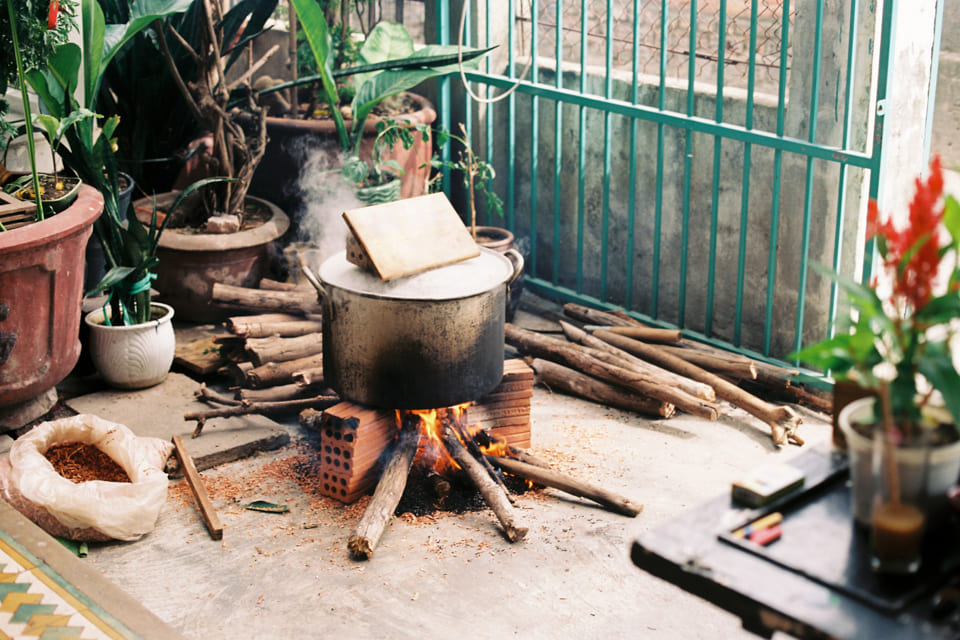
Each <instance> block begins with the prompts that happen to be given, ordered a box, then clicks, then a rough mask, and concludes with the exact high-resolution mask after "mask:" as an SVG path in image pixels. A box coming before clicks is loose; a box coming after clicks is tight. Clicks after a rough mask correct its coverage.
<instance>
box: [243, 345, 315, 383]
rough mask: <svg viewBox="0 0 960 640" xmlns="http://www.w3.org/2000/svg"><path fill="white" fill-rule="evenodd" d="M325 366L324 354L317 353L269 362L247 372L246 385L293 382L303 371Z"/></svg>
mask: <svg viewBox="0 0 960 640" xmlns="http://www.w3.org/2000/svg"><path fill="white" fill-rule="evenodd" d="M316 367H323V354H322V353H315V354H313V355H309V356H305V357H303V358H294V359H293V360H287V361H285V362H267V363H266V364H262V365H260V366H259V367H254V368H252V369H251V370H249V371H247V373H246V386H248V387H252V388H254V389H260V388H263V387H272V386H274V385H278V384H286V383H288V382H293V381H294V380H295V379H296V375H297V374H298V373H299V372H301V371H306V370H308V369H315V368H316Z"/></svg>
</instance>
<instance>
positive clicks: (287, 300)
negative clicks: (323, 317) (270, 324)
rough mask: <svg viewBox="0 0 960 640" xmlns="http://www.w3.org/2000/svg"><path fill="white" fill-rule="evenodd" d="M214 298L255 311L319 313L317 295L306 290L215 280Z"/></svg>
mask: <svg viewBox="0 0 960 640" xmlns="http://www.w3.org/2000/svg"><path fill="white" fill-rule="evenodd" d="M211 297H212V300H213V301H214V302H219V303H223V304H229V305H231V306H234V307H238V308H240V309H246V310H248V311H254V312H264V311H280V312H284V313H301V314H302V313H318V312H319V311H321V308H320V305H319V304H317V300H316V297H315V296H314V295H313V294H311V293H309V292H306V291H301V290H298V291H266V290H263V289H250V288H247V287H237V286H234V285H231V284H223V283H222V282H215V283H214V284H213V290H212V293H211Z"/></svg>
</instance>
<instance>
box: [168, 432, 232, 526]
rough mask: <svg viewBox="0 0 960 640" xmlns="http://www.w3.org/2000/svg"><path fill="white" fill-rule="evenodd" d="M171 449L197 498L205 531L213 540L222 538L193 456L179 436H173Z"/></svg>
mask: <svg viewBox="0 0 960 640" xmlns="http://www.w3.org/2000/svg"><path fill="white" fill-rule="evenodd" d="M173 449H174V451H176V453H177V458H178V459H179V460H180V468H181V469H183V475H184V476H185V477H186V479H187V484H188V485H190V490H191V491H192V492H193V497H194V498H196V499H197V505H199V507H200V515H201V516H203V522H204V524H206V525H207V531H209V532H210V537H211V538H213V539H214V540H220V539H221V538H223V525H222V524H220V517H219V516H218V515H217V510H216V509H214V508H213V503H212V502H210V496H208V495H207V489H206V487H204V486H203V480H202V479H201V478H200V474H199V473H198V472H197V466H196V465H195V464H194V463H193V458H191V457H190V454H189V453H188V452H187V447H186V445H184V443H183V439H182V438H181V437H180V436H176V435H175V436H173Z"/></svg>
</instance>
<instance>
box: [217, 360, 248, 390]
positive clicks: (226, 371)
mask: <svg viewBox="0 0 960 640" xmlns="http://www.w3.org/2000/svg"><path fill="white" fill-rule="evenodd" d="M252 369H253V363H252V362H250V361H249V360H244V361H243V362H231V363H230V364H226V365H224V366H222V367H220V368H219V369H218V370H217V373H219V374H220V375H222V376H224V377H225V378H230V381H231V382H233V384H234V385H236V386H243V385H246V384H248V383H247V372H249V371H250V370H252Z"/></svg>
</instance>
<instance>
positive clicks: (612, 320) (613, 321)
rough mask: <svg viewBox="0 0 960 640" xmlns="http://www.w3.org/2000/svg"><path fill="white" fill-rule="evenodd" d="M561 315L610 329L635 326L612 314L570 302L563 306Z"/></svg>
mask: <svg viewBox="0 0 960 640" xmlns="http://www.w3.org/2000/svg"><path fill="white" fill-rule="evenodd" d="M563 313H564V314H565V315H568V316H570V317H571V318H576V319H577V320H580V321H581V322H586V323H587V324H602V325H607V326H612V327H635V326H637V325H636V323H634V322H632V321H630V320H624V319H623V318H620V317H618V316H616V315H614V314H612V313H607V312H606V311H600V310H598V309H591V308H590V307H585V306H583V305H580V304H574V303H572V302H570V303H567V304H565V305H563Z"/></svg>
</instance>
